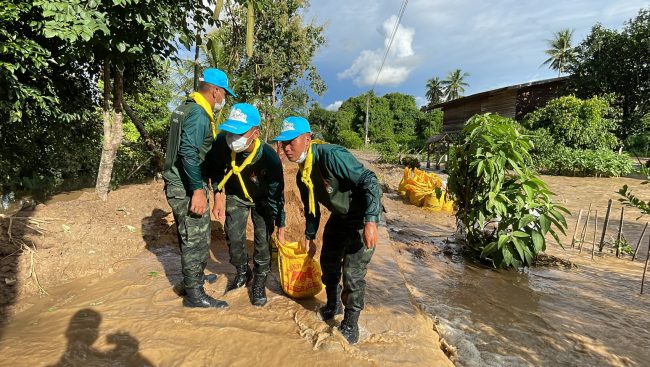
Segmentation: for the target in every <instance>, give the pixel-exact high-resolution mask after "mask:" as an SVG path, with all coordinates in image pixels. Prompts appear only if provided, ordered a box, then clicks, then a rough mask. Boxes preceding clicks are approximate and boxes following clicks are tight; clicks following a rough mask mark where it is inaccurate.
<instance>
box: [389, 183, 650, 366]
mask: <svg viewBox="0 0 650 367" xmlns="http://www.w3.org/2000/svg"><path fill="white" fill-rule="evenodd" d="M544 179H545V180H546V181H547V182H548V183H549V185H550V187H551V189H552V190H553V191H554V192H555V193H556V194H557V197H556V199H557V201H558V202H559V203H560V204H562V205H565V206H566V207H567V208H569V209H570V210H571V211H572V212H574V213H575V214H574V215H572V216H568V217H567V220H568V222H569V223H568V224H569V231H568V232H569V233H567V234H568V236H567V237H564V238H563V244H564V245H565V246H566V247H567V249H566V250H563V249H561V248H560V247H558V246H557V245H555V244H554V243H553V242H552V241H549V242H548V246H549V248H548V250H547V253H549V254H551V255H555V256H557V257H561V258H564V259H568V260H570V261H571V262H573V263H574V266H573V267H562V266H544V267H534V268H531V269H522V270H520V271H514V270H512V271H495V270H492V269H489V268H486V267H482V266H480V265H475V264H471V263H467V262H466V261H464V260H463V258H462V257H460V256H457V255H456V252H455V248H454V245H453V243H451V244H449V243H447V242H446V239H447V238H452V236H453V232H454V219H453V217H451V216H446V215H444V214H439V213H428V212H427V211H425V210H420V211H419V212H413V210H409V209H408V205H407V204H405V203H404V202H402V201H401V200H400V199H399V196H398V195H397V194H394V193H393V194H388V195H387V196H388V198H389V200H386V202H387V203H388V204H389V205H388V206H390V207H391V208H390V209H392V210H390V209H389V214H388V221H389V228H390V234H391V239H393V241H394V242H395V243H396V245H398V246H399V248H400V250H401V251H402V253H403V255H405V256H399V257H398V259H399V265H400V269H401V270H402V273H403V274H404V276H405V279H406V282H407V284H408V286H409V290H410V291H411V293H412V295H413V298H414V300H415V302H416V303H418V304H419V305H420V307H421V309H422V310H424V311H425V312H426V313H427V314H429V315H432V316H435V317H437V318H438V322H439V323H440V326H439V327H438V330H439V331H440V332H441V334H442V336H443V337H444V338H445V339H446V340H447V341H448V342H449V343H450V344H451V345H454V346H455V347H456V348H457V351H458V361H457V364H458V365H461V366H639V367H641V366H650V294H644V295H640V294H639V288H640V281H641V274H642V270H643V267H642V265H643V264H642V260H643V261H644V260H645V256H646V255H645V254H646V253H647V248H648V247H647V241H648V237H647V234H646V237H645V240H644V241H643V242H642V245H641V249H640V251H639V254H643V256H639V257H640V258H641V259H637V261H635V262H634V263H633V262H631V261H630V260H631V258H630V257H629V256H626V257H624V258H622V259H616V258H615V257H614V256H613V255H612V254H610V253H609V247H610V246H609V244H606V245H605V250H604V254H599V253H598V252H597V250H596V255H595V258H594V260H592V259H591V248H592V238H593V228H592V227H589V229H588V231H587V235H586V236H585V237H586V238H587V239H588V240H587V239H586V240H585V244H584V248H583V252H582V253H579V252H578V249H577V248H575V249H571V248H570V243H571V237H572V235H573V230H574V228H575V223H576V220H577V212H578V211H579V210H580V208H583V209H584V211H585V214H584V215H583V218H582V222H581V224H580V226H579V227H580V230H581V229H582V226H583V223H584V220H585V217H586V211H587V208H588V206H589V204H590V203H592V209H593V210H594V211H595V209H596V208H597V209H598V210H599V217H600V219H599V223H600V224H598V231H597V240H596V242H597V244H599V242H600V237H601V234H602V221H603V215H604V212H605V209H606V207H607V200H608V199H609V198H613V199H614V204H613V209H612V215H611V216H612V218H611V219H610V224H609V226H608V233H607V235H606V242H609V241H611V240H612V238H611V237H612V236H616V234H617V231H618V226H619V219H620V208H621V206H620V204H619V203H618V202H617V201H616V199H617V196H616V194H615V192H616V191H617V190H618V188H619V187H620V186H622V185H623V184H627V185H629V186H631V187H633V188H634V189H635V191H636V192H637V193H638V194H639V195H641V196H642V197H646V198H650V190H648V188H647V187H646V186H641V185H639V182H640V180H633V179H626V178H621V179H591V178H587V179H585V178H570V177H544ZM639 214H640V213H638V211H635V210H631V209H626V212H625V215H624V221H623V223H624V224H623V231H624V234H626V235H627V238H628V239H629V241H630V242H632V243H633V245H632V247H635V246H636V243H637V240H638V237H639V236H640V234H641V230H642V229H643V225H644V224H645V221H646V220H647V219H645V218H641V219H639V220H637V217H638V216H639ZM593 215H594V213H593V212H592V216H593ZM614 218H615V219H614ZM590 223H591V224H590V226H592V225H593V217H592V222H590ZM580 230H579V231H580ZM596 248H597V247H596ZM646 293H647V292H646Z"/></svg>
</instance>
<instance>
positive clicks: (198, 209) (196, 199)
mask: <svg viewBox="0 0 650 367" xmlns="http://www.w3.org/2000/svg"><path fill="white" fill-rule="evenodd" d="M207 204H208V198H206V197H205V190H204V189H197V190H194V193H193V194H192V201H190V212H192V213H194V214H196V215H201V216H202V215H203V214H205V211H206V210H207V206H208V205H207Z"/></svg>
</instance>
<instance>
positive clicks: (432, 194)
mask: <svg viewBox="0 0 650 367" xmlns="http://www.w3.org/2000/svg"><path fill="white" fill-rule="evenodd" d="M442 187H443V183H442V179H441V178H440V176H438V175H436V174H435V173H427V172H425V171H422V170H419V169H417V168H414V169H410V168H405V169H404V177H403V178H402V180H401V181H400V183H399V188H398V191H399V194H400V195H401V196H402V197H403V198H405V199H408V201H409V202H410V203H411V204H413V205H417V206H423V207H425V208H426V209H429V210H432V211H445V212H453V210H454V202H453V201H451V200H447V195H446V192H445V190H443V191H442V197H441V198H440V199H438V197H437V195H436V189H442Z"/></svg>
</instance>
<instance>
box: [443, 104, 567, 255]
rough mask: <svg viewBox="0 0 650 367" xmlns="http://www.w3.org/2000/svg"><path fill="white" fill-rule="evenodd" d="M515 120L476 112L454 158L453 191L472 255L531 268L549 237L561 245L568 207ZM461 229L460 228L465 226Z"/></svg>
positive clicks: (459, 218)
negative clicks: (556, 196) (537, 166)
mask: <svg viewBox="0 0 650 367" xmlns="http://www.w3.org/2000/svg"><path fill="white" fill-rule="evenodd" d="M520 131H521V127H520V126H519V125H518V124H517V123H516V122H514V121H513V120H510V119H507V118H503V117H500V116H498V115H491V114H485V115H476V116H474V117H472V118H471V119H470V120H469V121H468V122H467V123H466V125H465V127H464V128H463V130H462V132H461V137H460V141H459V144H458V145H457V147H456V149H455V151H454V159H453V160H450V162H449V163H450V166H449V182H448V192H449V193H450V194H451V196H452V198H453V199H454V200H455V202H456V206H457V207H458V211H457V213H456V219H457V221H458V223H459V227H461V228H462V229H464V230H465V231H466V249H467V251H468V253H469V254H470V255H471V256H473V257H475V258H477V259H482V260H487V261H489V262H490V263H491V264H492V265H493V266H494V267H497V268H503V267H521V266H530V265H531V264H533V261H534V259H535V257H536V256H537V254H538V253H539V252H540V251H544V250H545V249H546V239H545V236H546V235H547V234H550V235H551V236H553V237H554V238H555V239H556V240H557V241H558V243H559V242H560V241H559V238H558V235H557V232H556V231H560V232H562V233H564V230H565V229H566V220H565V219H564V216H563V215H562V213H561V212H562V211H563V212H565V213H568V211H567V210H566V209H565V208H563V207H561V206H558V205H555V204H554V203H553V202H552V201H551V195H552V193H551V192H550V191H549V190H548V187H547V186H546V184H545V183H544V182H543V181H542V180H540V179H539V178H538V177H537V176H536V174H535V172H534V170H533V169H532V168H531V167H532V164H533V161H532V158H531V156H530V154H529V151H530V149H531V148H532V143H531V140H530V138H529V137H528V136H526V135H523V134H521V133H520ZM461 228H459V229H461Z"/></svg>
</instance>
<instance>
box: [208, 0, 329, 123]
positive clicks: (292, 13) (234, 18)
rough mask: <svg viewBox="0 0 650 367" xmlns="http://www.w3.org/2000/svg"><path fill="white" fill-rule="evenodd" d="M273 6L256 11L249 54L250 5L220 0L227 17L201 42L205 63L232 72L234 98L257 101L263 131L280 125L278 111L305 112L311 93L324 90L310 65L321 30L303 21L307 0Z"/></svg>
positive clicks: (288, 0) (281, 0) (283, 1)
mask: <svg viewBox="0 0 650 367" xmlns="http://www.w3.org/2000/svg"><path fill="white" fill-rule="evenodd" d="M258 3H259V1H258ZM262 5H263V4H262ZM272 5H273V6H263V7H262V9H263V11H261V12H256V14H257V17H256V19H255V23H254V26H253V33H254V35H255V53H253V54H252V56H250V57H248V56H246V57H244V55H246V52H247V48H248V43H247V37H248V34H249V30H248V29H249V28H248V24H249V22H248V20H247V17H248V8H247V7H246V8H245V7H243V6H239V5H238V4H237V3H234V2H225V3H224V8H223V10H222V11H223V12H224V13H225V14H226V15H227V16H226V17H225V18H224V20H223V22H221V26H220V27H219V28H218V29H215V30H214V31H212V32H211V33H210V34H209V39H208V42H207V43H206V45H205V47H206V54H207V55H209V57H208V58H207V62H208V63H209V64H210V65H213V66H216V67H219V68H222V69H224V70H226V71H227V72H228V73H229V75H232V78H231V79H232V82H233V84H234V85H235V87H236V88H237V95H238V97H239V98H240V99H242V100H247V101H254V102H256V103H259V105H260V112H261V113H262V114H263V115H265V116H266V119H265V123H266V124H267V125H268V126H265V127H264V128H265V132H269V134H270V133H272V132H273V131H274V129H275V128H277V127H278V125H279V123H277V121H278V119H277V117H280V115H279V114H280V113H283V111H285V110H294V111H295V110H303V111H305V112H306V111H307V103H308V102H309V98H308V97H309V95H310V94H311V95H321V94H323V93H324V91H325V84H324V82H323V81H322V79H321V77H320V75H319V74H318V72H317V70H316V67H315V66H314V64H313V59H314V56H315V55H316V51H317V50H318V48H319V47H320V46H321V45H323V44H324V42H325V38H324V37H323V31H324V28H323V26H322V25H319V24H315V23H313V22H306V21H305V20H304V18H303V14H304V12H305V9H306V8H307V7H308V6H309V3H308V2H307V1H305V0H276V1H274V2H273V4H272ZM283 101H284V102H286V103H285V104H288V105H287V108H285V109H283V108H279V107H282V106H280V104H282V103H283ZM289 104H290V106H289ZM297 104H300V106H298V105H297Z"/></svg>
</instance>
